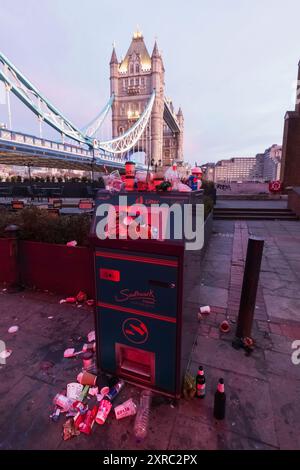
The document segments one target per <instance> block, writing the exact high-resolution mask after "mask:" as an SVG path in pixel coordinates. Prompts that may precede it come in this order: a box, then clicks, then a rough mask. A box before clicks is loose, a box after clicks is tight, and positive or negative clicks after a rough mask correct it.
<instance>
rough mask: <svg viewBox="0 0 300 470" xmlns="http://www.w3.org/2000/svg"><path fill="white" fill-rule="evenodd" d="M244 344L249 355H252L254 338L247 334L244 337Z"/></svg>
mask: <svg viewBox="0 0 300 470" xmlns="http://www.w3.org/2000/svg"><path fill="white" fill-rule="evenodd" d="M242 342H243V346H244V349H245V351H246V354H247V355H250V354H251V353H252V352H253V351H254V340H253V339H252V338H250V337H249V336H247V337H246V338H242Z"/></svg>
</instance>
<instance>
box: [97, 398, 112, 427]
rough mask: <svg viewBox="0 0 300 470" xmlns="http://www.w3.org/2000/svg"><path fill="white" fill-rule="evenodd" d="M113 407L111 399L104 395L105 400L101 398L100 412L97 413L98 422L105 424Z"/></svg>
mask: <svg viewBox="0 0 300 470" xmlns="http://www.w3.org/2000/svg"><path fill="white" fill-rule="evenodd" d="M111 409H112V404H111V401H110V400H109V399H108V398H107V397H104V398H103V400H101V401H100V404H99V408H98V412H97V415H96V423H98V424H100V425H102V424H104V423H105V421H106V419H107V417H108V415H109V413H110V410H111Z"/></svg>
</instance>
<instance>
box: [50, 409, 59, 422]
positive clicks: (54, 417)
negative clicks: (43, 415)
mask: <svg viewBox="0 0 300 470" xmlns="http://www.w3.org/2000/svg"><path fill="white" fill-rule="evenodd" d="M60 413H61V410H60V408H59V407H58V406H56V407H55V409H54V411H53V413H52V414H51V415H50V419H52V421H54V422H55V423H56V422H57V421H58V420H59V417H60Z"/></svg>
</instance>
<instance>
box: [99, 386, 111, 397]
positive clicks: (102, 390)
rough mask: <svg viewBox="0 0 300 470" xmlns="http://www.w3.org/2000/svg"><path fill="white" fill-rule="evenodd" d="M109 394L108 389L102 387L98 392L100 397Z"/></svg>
mask: <svg viewBox="0 0 300 470" xmlns="http://www.w3.org/2000/svg"><path fill="white" fill-rule="evenodd" d="M108 392H109V387H102V388H101V390H100V393H101V395H104V396H105V395H107V394H108Z"/></svg>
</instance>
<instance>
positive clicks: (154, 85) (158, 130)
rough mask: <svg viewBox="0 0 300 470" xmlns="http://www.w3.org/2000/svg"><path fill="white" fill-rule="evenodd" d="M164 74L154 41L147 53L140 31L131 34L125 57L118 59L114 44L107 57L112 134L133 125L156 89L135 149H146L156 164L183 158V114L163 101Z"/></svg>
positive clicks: (166, 163)
mask: <svg viewBox="0 0 300 470" xmlns="http://www.w3.org/2000/svg"><path fill="white" fill-rule="evenodd" d="M164 75H165V69H164V64H163V59H162V56H161V53H160V52H159V49H158V46H157V43H156V41H155V44H154V47H153V51H152V54H151V56H150V54H149V52H148V50H147V47H146V45H145V42H144V38H143V35H142V33H141V32H140V31H136V32H135V33H134V34H133V37H132V41H131V44H130V47H129V49H128V51H127V53H126V56H125V57H124V58H123V59H121V60H120V61H118V58H117V54H116V50H115V47H113V51H112V55H111V60H110V89H111V93H114V96H115V99H114V103H113V106H112V135H113V137H117V136H119V135H122V134H123V133H124V132H126V130H127V129H129V128H130V127H131V126H132V125H133V124H134V122H135V121H136V120H137V119H138V118H139V117H140V115H141V114H142V112H143V110H144V109H145V107H146V106H147V103H148V101H149V98H150V96H151V94H152V92H153V90H154V89H155V93H156V94H155V101H154V104H153V108H152V114H151V120H150V122H149V124H148V127H147V129H146V131H145V133H144V134H145V136H143V137H142V138H141V139H140V141H139V142H138V144H137V145H136V148H135V150H143V151H145V152H146V153H147V154H148V156H150V159H151V161H152V163H156V164H158V165H159V166H161V165H168V164H171V163H172V161H173V160H178V161H182V160H183V113H182V110H181V109H179V111H178V113H177V114H176V113H175V111H174V108H173V105H172V102H171V101H170V100H166V98H165V78H164ZM166 108H167V111H168V112H166ZM166 117H167V119H166ZM167 123H169V124H170V123H171V124H172V125H169V126H168V124H167ZM170 127H171V128H172V129H171V128H170Z"/></svg>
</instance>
